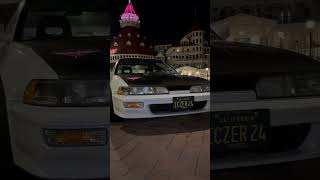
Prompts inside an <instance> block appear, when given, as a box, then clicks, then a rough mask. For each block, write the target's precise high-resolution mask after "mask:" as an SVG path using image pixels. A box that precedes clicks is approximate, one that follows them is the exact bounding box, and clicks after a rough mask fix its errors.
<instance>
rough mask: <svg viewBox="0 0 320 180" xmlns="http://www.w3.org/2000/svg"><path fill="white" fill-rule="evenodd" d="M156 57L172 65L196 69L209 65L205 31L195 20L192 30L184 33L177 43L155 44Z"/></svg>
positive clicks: (208, 48) (208, 50)
mask: <svg viewBox="0 0 320 180" xmlns="http://www.w3.org/2000/svg"><path fill="white" fill-rule="evenodd" d="M155 50H156V51H157V52H158V55H157V56H156V58H157V59H159V60H162V61H165V62H166V63H167V64H169V65H171V66H172V67H175V68H179V67H183V66H190V67H195V68H198V69H201V68H206V67H209V66H210V47H209V46H208V43H207V42H206V40H205V32H204V31H203V30H201V29H200V28H199V26H198V25H197V23H196V22H195V23H194V25H193V27H192V31H191V32H190V33H188V34H187V35H185V36H184V37H183V38H182V39H181V40H180V42H179V43H178V44H177V45H173V44H164V45H156V46H155Z"/></svg>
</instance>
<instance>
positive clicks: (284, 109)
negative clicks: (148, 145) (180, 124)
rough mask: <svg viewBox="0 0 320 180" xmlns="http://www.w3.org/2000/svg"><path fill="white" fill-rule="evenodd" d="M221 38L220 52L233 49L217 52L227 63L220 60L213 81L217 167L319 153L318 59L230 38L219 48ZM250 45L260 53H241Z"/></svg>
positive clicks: (213, 137) (214, 165) (213, 146)
mask: <svg viewBox="0 0 320 180" xmlns="http://www.w3.org/2000/svg"><path fill="white" fill-rule="evenodd" d="M220 43H221V42H217V45H216V47H215V48H216V51H218V52H219V51H220V50H222V51H223V52H224V53H226V52H227V53H228V54H227V55H226V54H224V53H221V54H220V55H221V56H218V57H219V58H222V57H224V62H223V61H218V62H217V63H216V68H217V69H216V74H215V77H214V79H213V83H212V89H213V90H212V93H211V107H212V108H211V112H212V113H211V121H212V123H211V167H212V169H213V170H221V169H229V168H240V167H248V166H258V165H267V164H275V163H284V162H290V161H298V160H305V159H312V158H316V157H319V156H320V143H319V141H318V140H317V137H318V136H319V128H320V120H319V115H320V104H319V103H320V98H319V92H320V91H319V90H320V89H319V82H320V81H319V80H320V74H319V73H318V69H319V67H320V65H319V63H318V62H316V61H315V60H313V59H311V58H308V57H305V56H303V55H299V54H295V53H292V52H289V51H285V50H278V49H274V48H266V47H262V46H257V47H255V46H252V45H246V44H228V43H221V44H224V45H225V46H224V47H223V49H220V46H219V44H220ZM245 48H247V49H245ZM248 48H250V49H252V50H255V51H256V54H254V55H257V56H251V57H249V56H248V55H244V54H242V52H243V53H244V52H245V53H246V54H250V52H248ZM220 52H221V51H220ZM261 55H263V56H261ZM218 57H217V56H216V58H217V59H218ZM221 60H222V59H221ZM289 62H290V64H289ZM249 65H250V66H249ZM227 66H228V67H227ZM266 67H268V68H266ZM271 67H272V68H271ZM227 69H228V71H227Z"/></svg>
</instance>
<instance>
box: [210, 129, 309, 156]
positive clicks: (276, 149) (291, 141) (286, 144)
mask: <svg viewBox="0 0 320 180" xmlns="http://www.w3.org/2000/svg"><path fill="white" fill-rule="evenodd" d="M310 126H311V125H310V124H297V125H287V126H279V127H271V133H270V134H271V137H270V141H269V143H268V144H267V145H266V146H265V147H263V148H261V149H242V150H238V151H237V150H234V149H233V150H232V149H226V150H224V151H219V152H215V151H213V149H214V146H213V145H211V157H213V158H223V157H228V156H242V155H245V154H246V155H247V154H248V153H254V154H257V153H258V154H266V153H280V152H286V151H293V150H295V149H297V148H298V147H300V146H301V145H302V143H303V142H304V140H305V139H306V137H307V136H308V134H309V131H310Z"/></svg>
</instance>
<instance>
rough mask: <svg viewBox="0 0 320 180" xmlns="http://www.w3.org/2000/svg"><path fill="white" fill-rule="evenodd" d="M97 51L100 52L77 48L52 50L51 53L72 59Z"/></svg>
mask: <svg viewBox="0 0 320 180" xmlns="http://www.w3.org/2000/svg"><path fill="white" fill-rule="evenodd" d="M98 52H100V50H78V51H66V52H54V53H53V54H55V55H60V56H67V57H72V58H74V59H79V58H81V57H83V56H86V55H89V54H95V53H98Z"/></svg>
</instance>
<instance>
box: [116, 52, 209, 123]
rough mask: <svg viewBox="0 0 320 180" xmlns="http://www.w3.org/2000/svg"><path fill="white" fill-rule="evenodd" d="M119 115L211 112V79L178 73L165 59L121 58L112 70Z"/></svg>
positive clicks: (142, 116)
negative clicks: (164, 61) (163, 60)
mask: <svg viewBox="0 0 320 180" xmlns="http://www.w3.org/2000/svg"><path fill="white" fill-rule="evenodd" d="M110 83H111V91H112V102H113V110H114V113H115V115H117V116H118V117H121V118H124V119H133V118H134V119H137V118H154V117H166V116H176V115H186V114H194V113H203V112H209V110H210V108H209V106H210V103H209V100H210V84H209V81H207V80H205V79H202V78H198V77H191V76H183V75H180V74H178V73H177V72H176V71H175V70H174V69H173V68H171V67H170V66H168V65H166V64H165V63H163V62H162V61H159V60H152V59H135V58H131V59H130V58H129V59H121V60H119V61H118V62H117V63H116V64H115V65H114V67H113V69H112V71H111V82H110Z"/></svg>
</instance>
